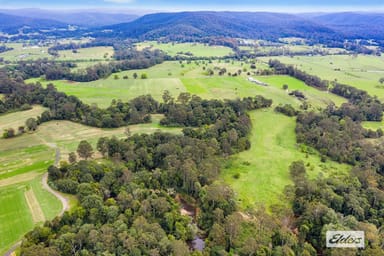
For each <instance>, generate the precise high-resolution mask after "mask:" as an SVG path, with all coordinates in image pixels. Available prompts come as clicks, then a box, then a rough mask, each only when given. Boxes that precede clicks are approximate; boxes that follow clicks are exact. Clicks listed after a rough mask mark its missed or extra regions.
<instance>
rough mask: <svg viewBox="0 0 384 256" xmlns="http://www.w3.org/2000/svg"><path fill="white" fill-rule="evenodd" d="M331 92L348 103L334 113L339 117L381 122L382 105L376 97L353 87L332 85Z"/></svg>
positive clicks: (383, 108) (383, 107) (383, 106)
mask: <svg viewBox="0 0 384 256" xmlns="http://www.w3.org/2000/svg"><path fill="white" fill-rule="evenodd" d="M331 92H332V93H334V94H337V95H339V96H341V97H344V98H346V99H348V103H344V104H342V106H341V107H340V108H339V109H338V110H337V111H335V112H334V114H336V115H339V116H349V117H350V118H352V119H353V120H355V121H381V120H382V119H383V110H384V105H383V104H382V103H381V102H380V101H379V100H378V99H377V97H372V96H370V95H369V94H368V93H367V92H366V91H363V90H359V89H357V88H355V87H352V86H349V85H345V84H339V83H334V84H333V87H332V89H331Z"/></svg>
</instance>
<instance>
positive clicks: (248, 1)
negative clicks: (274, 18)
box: [0, 0, 384, 11]
mask: <svg viewBox="0 0 384 256" xmlns="http://www.w3.org/2000/svg"><path fill="white" fill-rule="evenodd" d="M19 7H20V8H25V7H33V8H45V9H47V8H63V7H65V8H71V9H72V8H73V9H76V8H112V9H120V10H121V9H137V8H138V9H153V10H155V9H158V10H183V9H185V10H273V9H275V10H284V9H285V10H290V11H300V10H303V11H321V10H330V11H332V10H335V11H340V10H361V11H365V10H376V11H384V0H289V1H287V0H190V1H186V0H178V1H177V0H93V1H91V0H66V1H55V0H37V1H27V0H0V8H19Z"/></svg>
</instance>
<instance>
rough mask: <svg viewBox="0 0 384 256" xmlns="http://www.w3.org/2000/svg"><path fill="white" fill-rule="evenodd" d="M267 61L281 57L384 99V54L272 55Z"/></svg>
mask: <svg viewBox="0 0 384 256" xmlns="http://www.w3.org/2000/svg"><path fill="white" fill-rule="evenodd" d="M261 59H262V60H264V61H268V60H269V59H278V60H280V61H281V62H283V63H286V64H292V65H295V66H296V67H297V68H299V69H301V70H304V71H306V72H308V73H309V74H311V75H316V76H318V77H320V78H322V79H326V80H329V81H335V80H337V81H338V82H339V83H344V84H348V85H351V86H354V87H356V88H359V89H362V90H365V91H367V92H368V93H369V94H371V95H376V96H377V97H378V98H379V99H380V100H384V85H383V84H380V82H379V79H380V78H382V77H384V57H383V56H381V57H378V56H372V55H357V56H356V55H327V56H295V57H268V58H261Z"/></svg>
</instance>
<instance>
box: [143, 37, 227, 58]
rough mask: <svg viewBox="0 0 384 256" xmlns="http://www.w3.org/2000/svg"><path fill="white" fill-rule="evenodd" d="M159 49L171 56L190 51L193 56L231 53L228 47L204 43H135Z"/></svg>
mask: <svg viewBox="0 0 384 256" xmlns="http://www.w3.org/2000/svg"><path fill="white" fill-rule="evenodd" d="M147 47H150V48H154V49H159V50H162V51H164V52H166V53H167V54H169V55H171V56H176V55H185V53H187V52H188V53H191V54H192V55H193V56H194V57H207V58H208V57H223V56H228V55H231V54H233V51H232V49H231V48H229V47H225V46H216V45H212V46H211V45H205V44H200V43H167V44H163V43H161V44H160V43H157V42H153V41H150V42H144V43H140V44H137V45H136V48H137V49H139V50H141V49H144V48H147Z"/></svg>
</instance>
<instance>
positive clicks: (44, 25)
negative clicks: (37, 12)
mask: <svg viewBox="0 0 384 256" xmlns="http://www.w3.org/2000/svg"><path fill="white" fill-rule="evenodd" d="M23 27H29V28H33V29H53V28H56V29H57V28H66V27H67V24H65V23H62V22H59V21H54V20H49V19H38V18H29V17H22V16H15V15H9V14H4V13H0V31H1V32H5V33H10V34H15V33H18V30H19V29H20V28H23Z"/></svg>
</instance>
